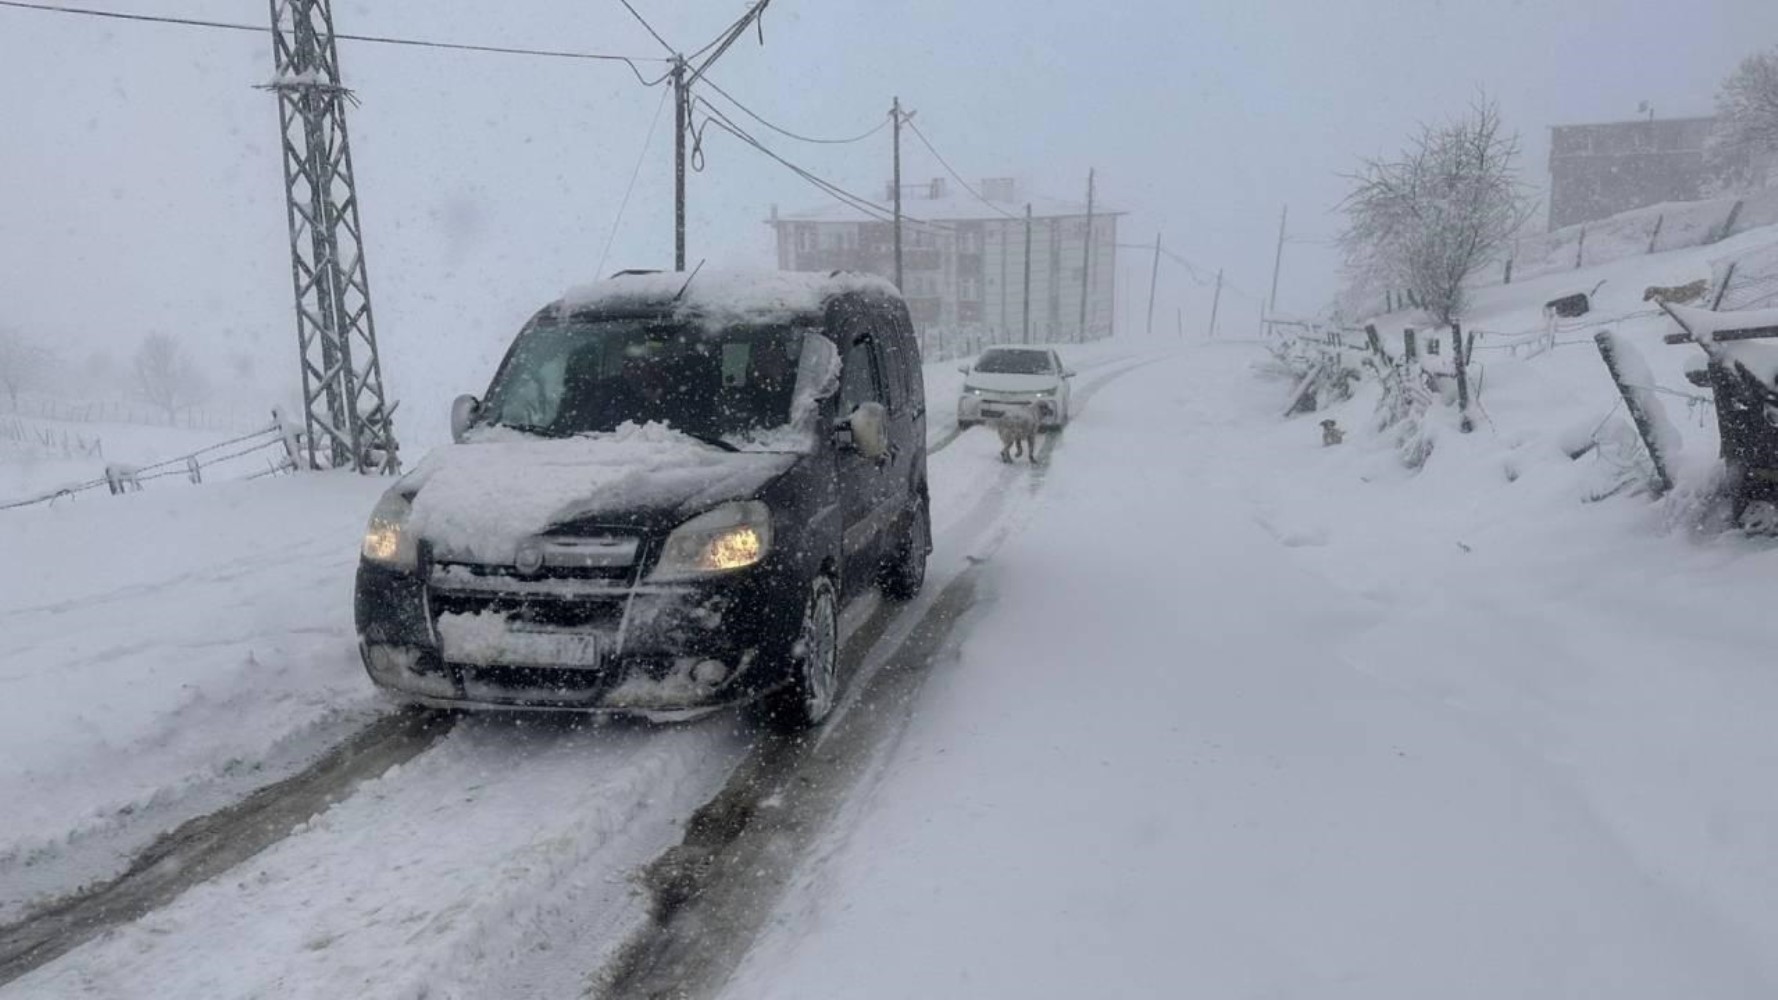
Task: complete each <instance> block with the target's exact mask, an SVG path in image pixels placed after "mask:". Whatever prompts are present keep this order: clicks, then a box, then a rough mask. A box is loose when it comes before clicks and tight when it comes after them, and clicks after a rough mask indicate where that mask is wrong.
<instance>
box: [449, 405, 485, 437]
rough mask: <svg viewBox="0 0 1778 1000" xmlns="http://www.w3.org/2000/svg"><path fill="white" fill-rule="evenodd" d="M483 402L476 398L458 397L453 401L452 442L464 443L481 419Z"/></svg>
mask: <svg viewBox="0 0 1778 1000" xmlns="http://www.w3.org/2000/svg"><path fill="white" fill-rule="evenodd" d="M481 415H482V401H481V400H479V399H476V398H475V397H474V396H469V395H463V396H458V397H457V398H456V399H454V400H452V401H451V440H452V441H455V442H457V443H458V444H462V443H463V437H464V435H466V434H468V433H469V429H470V428H471V427H474V426H475V422H476V421H477V420H480V419H481Z"/></svg>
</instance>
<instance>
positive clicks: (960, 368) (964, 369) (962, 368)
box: [957, 365, 969, 375]
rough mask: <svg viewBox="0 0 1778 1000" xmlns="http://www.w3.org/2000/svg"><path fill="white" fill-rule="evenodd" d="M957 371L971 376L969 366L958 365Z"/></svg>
mask: <svg viewBox="0 0 1778 1000" xmlns="http://www.w3.org/2000/svg"><path fill="white" fill-rule="evenodd" d="M957 370H958V371H960V372H962V373H963V374H965V375H968V374H969V366H968V365H958V366H957Z"/></svg>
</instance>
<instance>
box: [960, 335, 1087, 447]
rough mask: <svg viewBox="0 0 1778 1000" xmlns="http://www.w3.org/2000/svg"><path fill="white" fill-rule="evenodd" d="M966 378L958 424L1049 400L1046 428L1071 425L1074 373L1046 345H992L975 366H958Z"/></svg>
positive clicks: (969, 422)
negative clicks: (1069, 383) (1070, 387)
mask: <svg viewBox="0 0 1778 1000" xmlns="http://www.w3.org/2000/svg"><path fill="white" fill-rule="evenodd" d="M958 370H959V371H961V372H962V373H963V374H964V376H965V378H964V380H963V395H962V396H961V397H959V398H958V400H957V425H958V426H959V427H970V426H972V425H974V424H978V423H981V422H982V421H984V420H992V419H994V418H995V417H998V416H1001V415H1003V414H1005V413H1006V412H1007V411H1008V410H1010V409H1011V408H1013V407H1019V406H1031V405H1033V404H1035V403H1036V402H1037V401H1038V400H1049V401H1050V402H1051V403H1052V404H1053V407H1052V409H1051V410H1050V418H1049V419H1048V420H1047V421H1045V422H1044V424H1043V426H1045V427H1054V428H1061V427H1065V426H1067V424H1068V412H1069V406H1068V403H1069V392H1068V380H1069V379H1071V378H1073V377H1074V373H1073V372H1072V371H1069V370H1068V369H1067V368H1065V367H1063V365H1062V359H1061V358H1060V357H1058V356H1057V355H1056V352H1055V351H1052V350H1050V349H1049V348H1047V347H993V348H989V349H988V350H986V351H983V352H982V356H981V357H979V358H977V359H976V360H975V364H973V365H963V366H962V367H960V368H959V369H958Z"/></svg>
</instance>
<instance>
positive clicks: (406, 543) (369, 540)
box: [358, 490, 420, 570]
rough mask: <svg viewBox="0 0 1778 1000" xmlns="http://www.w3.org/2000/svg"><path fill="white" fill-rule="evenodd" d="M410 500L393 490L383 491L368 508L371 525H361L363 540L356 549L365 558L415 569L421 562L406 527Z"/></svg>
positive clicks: (411, 510) (393, 565)
mask: <svg viewBox="0 0 1778 1000" xmlns="http://www.w3.org/2000/svg"><path fill="white" fill-rule="evenodd" d="M413 509H414V507H413V502H412V501H411V500H409V499H408V498H407V497H404V496H402V495H401V494H400V493H397V492H396V491H394V490H390V491H389V492H387V493H385V494H383V499H381V500H378V501H377V506H376V509H375V510H372V511H371V512H370V526H369V527H367V528H365V529H364V543H363V544H362V545H360V546H359V548H358V551H359V553H360V554H362V555H363V556H364V561H365V562H368V563H375V564H376V565H378V566H384V567H387V568H389V569H409V570H411V569H415V568H417V567H418V566H419V565H420V552H419V545H418V544H417V543H416V541H415V539H414V533H413V532H412V531H409V530H408V526H407V519H408V515H409V514H411V513H413Z"/></svg>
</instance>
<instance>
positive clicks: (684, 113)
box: [649, 0, 772, 271]
mask: <svg viewBox="0 0 1778 1000" xmlns="http://www.w3.org/2000/svg"><path fill="white" fill-rule="evenodd" d="M771 2H772V0H758V2H756V3H755V4H754V5H753V6H752V7H751V8H749V9H748V11H747V13H746V14H745V15H743V16H742V17H741V19H740V20H739V21H736V22H735V24H734V26H733V27H731V28H729V30H728V31H727V32H725V33H723V36H722V37H721V38H719V39H717V40H716V41H714V42H712V43H711V44H710V45H709V46H707V48H708V49H709V51H710V55H709V57H707V58H706V59H705V60H704V61H703V62H702V63H699V64H698V68H697V69H695V70H692V71H691V74H690V75H689V76H688V75H686V70H687V69H689V68H690V67H689V66H688V64H687V63H686V61H685V57H684V56H682V55H680V54H678V53H674V54H673V73H672V77H673V103H674V105H675V110H674V113H673V119H674V123H675V125H676V126H677V127H676V129H675V133H676V134H675V138H674V140H673V270H675V271H683V270H685V134H686V130H687V129H688V128H690V127H691V88H692V85H693V84H695V83H697V82H698V80H700V79H702V78H703V76H704V74H705V73H707V72H709V71H710V66H711V64H713V63H715V62H716V60H718V59H721V58H722V56H723V54H724V53H726V52H727V51H728V50H729V48H730V47H731V46H733V45H734V44H735V42H736V40H738V39H739V38H740V37H741V36H742V35H744V34H746V33H747V29H748V28H749V27H752V25H753V23H754V22H755V21H757V20H759V18H760V15H762V14H764V13H765V11H766V5H767V4H769V3H771ZM649 30H650V31H653V30H654V29H652V28H650V29H649ZM655 37H657V38H658V37H660V36H658V35H656V36H655ZM764 38H765V36H764V35H763V34H762V35H761V36H760V39H761V41H764ZM662 44H663V45H664V44H666V43H664V42H663V43H662ZM693 58H694V59H695V58H696V56H695V55H694V56H693Z"/></svg>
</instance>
